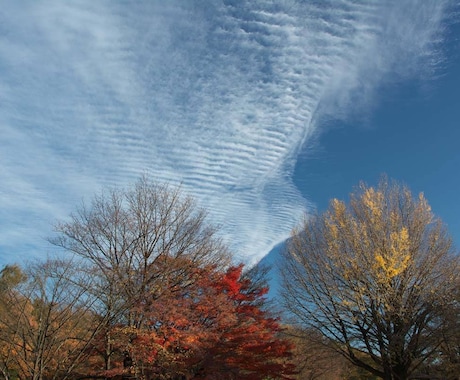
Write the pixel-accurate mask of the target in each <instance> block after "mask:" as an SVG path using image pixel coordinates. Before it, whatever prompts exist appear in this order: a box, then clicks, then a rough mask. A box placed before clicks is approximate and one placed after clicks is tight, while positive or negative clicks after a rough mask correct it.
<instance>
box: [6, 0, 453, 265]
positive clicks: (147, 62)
mask: <svg viewBox="0 0 460 380" xmlns="http://www.w3.org/2000/svg"><path fill="white" fill-rule="evenodd" d="M450 6H451V3H450V2H449V1H441V0H439V1H438V0H433V1H424V2H419V1H410V0H409V1H388V2H368V1H362V2H361V1H352V0H342V1H324V2H314V1H313V2H311V1H294V0H286V1H281V2H265V1H254V0H253V1H218V2H206V1H188V2H181V1H169V2H167V3H166V5H165V2H160V1H143V2H142V1H141V2H135V3H125V2H109V1H100V2H92V1H79V2H53V1H49V2H47V1H44V2H33V1H26V2H22V3H21V4H19V3H18V2H15V1H9V2H6V4H4V5H3V7H2V10H0V75H1V78H2V79H1V80H0V102H1V105H0V107H1V108H0V128H1V131H2V138H1V140H0V160H1V172H0V194H1V195H2V211H1V213H0V255H1V256H0V257H1V259H2V260H3V261H11V260H17V257H18V255H21V254H24V253H26V252H27V254H28V253H29V252H33V253H34V254H37V255H38V254H43V252H41V250H43V249H46V247H45V243H44V240H42V239H43V238H44V237H46V236H47V235H49V233H50V232H51V227H52V223H53V222H54V221H55V220H56V218H63V217H65V216H66V215H67V214H68V213H69V212H70V211H71V210H72V209H73V208H74V207H75V206H76V204H77V203H78V202H79V201H80V199H81V198H82V197H85V198H89V197H91V196H92V194H93V193H94V192H97V191H98V190H99V189H100V188H101V186H107V185H108V186H112V185H126V184H128V183H131V182H133V181H135V180H136V179H137V178H138V177H139V176H140V175H141V174H143V173H148V174H149V175H150V176H151V177H152V178H154V179H155V180H158V181H167V182H170V183H176V184H179V183H181V184H182V187H183V188H184V190H185V191H186V192H187V193H190V194H191V195H193V196H195V197H196V198H197V199H198V200H199V201H200V202H201V204H202V205H203V206H204V207H206V208H207V209H208V210H209V211H210V216H211V220H212V221H213V222H215V223H218V224H221V225H222V227H223V229H222V234H223V237H224V238H225V239H226V240H228V241H229V242H230V244H231V246H232V248H233V249H234V251H235V253H236V255H237V257H238V258H239V259H243V260H244V261H247V262H255V261H257V260H258V259H260V258H261V257H262V256H263V255H265V254H266V253H267V252H268V251H269V250H270V249H271V248H272V247H273V246H274V245H275V244H277V243H279V242H280V241H282V240H283V239H285V238H286V237H287V236H288V235H289V232H290V230H291V229H292V227H293V226H294V225H295V224H296V223H297V222H298V220H299V218H300V217H301V215H302V214H303V213H304V211H305V210H307V209H308V208H309V202H308V200H307V199H306V198H305V196H304V195H302V194H301V193H300V192H299V191H298V189H297V188H296V187H295V186H294V184H293V182H292V172H293V168H294V165H295V163H296V159H297V155H298V153H299V152H300V151H301V150H302V149H304V148H305V146H306V145H307V143H308V142H309V141H310V139H311V137H312V136H313V135H314V134H315V133H317V132H318V131H320V130H321V125H319V124H318V122H317V121H318V120H321V118H322V117H323V116H325V115H334V116H335V117H346V115H347V114H349V113H350V111H352V110H353V109H355V108H356V107H363V109H365V108H366V107H368V106H369V105H370V104H371V103H372V102H373V99H375V92H376V89H378V88H379V86H381V85H382V84H383V83H385V82H386V81H388V80H394V78H398V80H404V79H407V78H408V77H411V76H414V75H420V73H421V72H423V73H429V72H430V70H432V69H435V68H436V67H437V65H438V64H439V60H440V59H441V58H442V55H440V54H439V49H438V48H439V46H440V43H441V42H442V38H443V28H445V25H446V24H445V22H446V19H447V18H448V14H449V10H450ZM8 255H13V256H8Z"/></svg>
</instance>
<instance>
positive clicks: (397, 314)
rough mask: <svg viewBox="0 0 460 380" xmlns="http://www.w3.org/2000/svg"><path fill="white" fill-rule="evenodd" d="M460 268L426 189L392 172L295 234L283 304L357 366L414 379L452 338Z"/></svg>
mask: <svg viewBox="0 0 460 380" xmlns="http://www.w3.org/2000/svg"><path fill="white" fill-rule="evenodd" d="M458 269H459V258H458V256H457V255H456V254H454V252H453V248H452V243H451V239H450V237H449V235H448V233H447V230H446V228H445V226H444V225H443V224H442V222H441V221H440V220H439V219H437V218H435V217H434V216H433V214H432V212H431V209H430V206H429V205H428V202H427V201H426V199H425V198H424V196H423V194H420V195H419V196H418V198H415V197H413V196H412V194H411V192H410V191H409V190H408V189H407V187H405V186H402V185H400V184H398V183H396V182H391V181H389V180H387V179H386V178H385V177H383V178H382V179H381V181H380V183H379V186H378V187H377V188H373V187H368V186H366V185H365V184H361V185H360V187H359V188H358V189H357V190H356V191H355V192H353V193H352V194H351V197H350V202H349V204H348V205H347V204H345V203H344V202H342V201H339V200H337V199H334V200H332V201H331V203H330V206H329V208H328V210H327V211H326V212H324V213H323V214H321V215H316V216H312V217H311V218H307V219H306V220H305V221H304V223H303V225H302V227H301V228H299V229H296V230H295V231H294V232H293V234H292V238H291V240H290V242H289V245H288V249H287V250H286V252H285V260H284V264H283V267H282V268H281V272H282V277H283V296H284V304H285V306H286V308H287V310H288V311H289V312H290V313H291V315H292V316H293V317H294V318H295V319H296V320H297V321H298V322H299V323H302V324H304V325H306V326H309V327H313V328H316V329H317V330H318V331H319V332H321V333H322V334H323V335H324V336H325V337H327V338H330V339H333V340H334V341H335V349H336V350H337V351H339V352H341V353H342V354H343V355H344V356H345V357H346V358H347V359H348V360H350V361H351V362H352V363H353V364H355V365H357V366H359V367H362V368H363V369H365V370H367V371H368V372H370V373H372V374H373V375H375V376H378V377H380V378H383V379H388V380H390V379H391V380H396V379H398V380H401V379H407V378H408V377H409V376H410V375H411V374H413V373H414V371H416V370H417V368H419V367H420V365H421V364H422V363H423V362H426V361H427V359H428V358H430V357H431V356H432V355H433V354H434V353H435V351H436V350H437V348H438V347H439V346H440V344H441V343H442V341H443V336H442V334H441V333H440V332H441V331H444V330H443V326H444V324H445V321H446V318H445V316H446V315H448V313H449V309H450V308H451V306H452V304H453V303H454V294H455V288H456V284H458V282H457V281H458V276H459V271H458Z"/></svg>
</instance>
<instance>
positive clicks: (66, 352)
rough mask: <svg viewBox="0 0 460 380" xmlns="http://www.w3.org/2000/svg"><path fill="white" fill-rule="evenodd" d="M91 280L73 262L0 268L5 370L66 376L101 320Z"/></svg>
mask: <svg viewBox="0 0 460 380" xmlns="http://www.w3.org/2000/svg"><path fill="white" fill-rule="evenodd" d="M88 281H90V279H89V278H86V279H83V278H82V277H81V276H79V268H78V266H76V265H74V263H72V262H71V261H64V260H47V261H45V262H39V263H32V264H30V265H28V266H27V267H25V268H24V269H20V268H19V267H5V268H4V269H3V271H2V272H1V279H0V283H1V284H2V287H1V288H2V289H1V294H0V313H1V321H2V322H1V334H0V340H1V344H2V347H3V353H2V362H3V366H2V372H3V375H4V377H5V378H8V376H9V374H10V373H17V374H18V375H19V377H21V378H29V379H32V380H41V379H43V378H45V377H46V378H47V379H55V378H59V379H65V378H66V377H67V376H69V375H70V373H71V372H72V371H73V370H74V369H75V368H76V366H78V364H79V363H80V362H81V361H82V359H83V357H84V355H85V348H86V347H87V346H88V345H89V343H90V341H91V339H92V338H93V337H94V336H95V334H96V333H97V331H98V329H100V328H101V327H102V326H103V324H102V323H100V321H97V320H96V319H94V315H95V314H94V310H93V306H94V300H93V299H92V298H91V297H90V296H89V294H88V293H87V290H88V289H90V288H91V285H90V283H89V282H88Z"/></svg>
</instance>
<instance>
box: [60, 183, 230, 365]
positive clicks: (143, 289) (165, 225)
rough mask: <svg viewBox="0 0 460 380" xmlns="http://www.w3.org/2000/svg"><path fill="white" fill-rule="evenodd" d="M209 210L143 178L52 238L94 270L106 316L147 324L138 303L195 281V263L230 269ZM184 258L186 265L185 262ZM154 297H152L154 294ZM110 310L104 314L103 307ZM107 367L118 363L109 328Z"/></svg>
mask: <svg viewBox="0 0 460 380" xmlns="http://www.w3.org/2000/svg"><path fill="white" fill-rule="evenodd" d="M206 218H207V215H206V212H205V211H204V210H203V209H201V208H199V207H197V206H196V204H195V202H194V201H193V200H192V198H190V197H186V196H184V195H183V194H182V193H181V191H180V189H179V188H173V187H171V186H168V185H163V184H161V185H158V184H155V183H152V182H150V181H148V179H147V178H145V177H143V178H141V179H140V180H139V181H138V182H137V183H136V184H135V185H134V186H133V187H131V188H127V189H118V190H116V189H115V190H107V191H105V192H103V193H102V194H101V195H98V196H95V197H94V199H93V201H92V203H91V205H90V206H89V207H88V206H86V205H82V206H81V207H80V208H79V209H78V210H77V211H76V212H75V213H74V214H72V215H71V219H70V221H68V222H63V223H61V224H59V225H58V226H57V232H58V237H57V238H55V239H52V240H51V241H52V243H53V244H55V245H57V246H60V247H63V248H65V249H66V250H68V251H70V252H73V253H74V254H76V255H78V256H80V257H82V258H84V259H86V261H87V262H88V263H90V264H91V265H92V266H93V268H94V275H95V276H97V278H98V279H99V280H98V284H99V286H98V287H95V288H94V290H95V292H98V293H100V295H101V298H100V300H101V313H102V314H104V315H105V319H106V320H107V321H109V324H113V323H115V322H116V321H117V320H119V319H120V318H124V319H125V321H124V324H127V325H129V326H134V327H138V328H139V327H141V325H142V323H143V315H142V310H141V309H140V308H138V307H136V306H138V305H140V304H142V302H144V300H145V299H149V300H154V299H156V298H158V297H160V296H161V294H163V293H164V292H165V291H167V290H169V289H171V288H174V287H175V286H176V287H177V286H179V285H180V286H186V285H187V283H189V282H190V281H193V275H194V273H196V272H195V271H193V270H190V269H191V268H192V267H195V266H204V265H213V266H215V267H216V268H217V267H221V268H223V267H225V266H227V265H228V264H229V263H230V254H229V252H228V250H227V248H226V246H225V245H224V244H222V242H221V240H220V239H219V238H218V237H217V234H216V228H214V227H212V226H211V225H209V224H208V223H207V220H206ZM184 263H185V265H184ZM147 295H148V296H147ZM102 309H104V311H102ZM107 334H108V336H107V345H106V352H105V354H104V355H105V360H106V369H107V370H108V369H110V368H111V364H110V357H111V355H112V351H111V348H110V341H111V339H110V335H109V334H110V329H107Z"/></svg>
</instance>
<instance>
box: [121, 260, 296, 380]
mask: <svg viewBox="0 0 460 380" xmlns="http://www.w3.org/2000/svg"><path fill="white" fill-rule="evenodd" d="M196 271H197V273H196V274H197V276H196V277H195V278H196V281H193V282H192V283H190V284H181V286H180V287H178V288H176V289H171V291H170V292H168V295H167V296H163V297H162V298H161V299H158V300H155V301H154V302H151V303H147V304H149V305H150V306H149V307H148V309H145V310H144V317H145V323H144V326H143V328H142V329H139V330H138V331H136V337H135V338H134V339H133V340H132V344H131V348H130V354H131V355H132V357H133V358H134V360H135V362H136V363H137V366H138V367H139V368H141V372H142V373H143V374H144V375H146V376H149V377H150V376H151V377H155V376H157V377H161V378H169V379H176V378H177V379H181V378H182V379H198V378H200V379H222V380H225V379H242V380H244V379H248V380H258V379H261V380H262V379H266V378H271V379H288V378H290V377H289V376H290V375H292V374H293V373H294V366H293V365H292V364H290V362H289V358H290V356H291V348H292V347H291V344H290V343H289V342H288V341H287V340H284V339H282V338H281V337H280V331H281V327H280V324H279V321H278V320H277V319H276V318H273V317H272V316H270V315H269V313H268V312H267V311H266V310H264V309H263V308H262V307H261V306H262V305H263V303H264V296H265V294H266V293H267V291H268V289H267V288H264V287H260V286H255V285H254V284H253V283H252V282H251V280H250V279H248V278H245V277H244V276H243V275H242V271H243V266H242V265H239V266H236V267H231V268H230V269H228V270H227V271H226V272H225V273H222V272H219V271H216V270H214V269H212V268H205V269H203V268H200V269H196Z"/></svg>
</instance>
